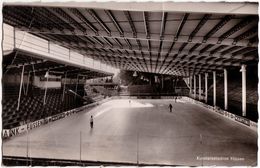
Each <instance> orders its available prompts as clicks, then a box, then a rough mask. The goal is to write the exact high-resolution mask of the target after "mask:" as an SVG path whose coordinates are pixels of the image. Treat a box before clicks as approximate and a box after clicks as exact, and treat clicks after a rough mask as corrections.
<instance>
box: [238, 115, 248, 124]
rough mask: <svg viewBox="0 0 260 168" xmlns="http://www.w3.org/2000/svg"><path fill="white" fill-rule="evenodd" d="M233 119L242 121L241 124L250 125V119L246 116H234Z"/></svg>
mask: <svg viewBox="0 0 260 168" xmlns="http://www.w3.org/2000/svg"><path fill="white" fill-rule="evenodd" d="M235 120H236V121H238V122H240V123H242V124H245V125H247V126H250V120H248V119H247V118H244V117H240V116H237V115H236V117H235Z"/></svg>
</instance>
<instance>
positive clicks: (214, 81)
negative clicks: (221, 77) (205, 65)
mask: <svg viewBox="0 0 260 168" xmlns="http://www.w3.org/2000/svg"><path fill="white" fill-rule="evenodd" d="M216 95H217V92H216V72H215V71H213V106H214V107H215V106H216V98H217V97H216Z"/></svg>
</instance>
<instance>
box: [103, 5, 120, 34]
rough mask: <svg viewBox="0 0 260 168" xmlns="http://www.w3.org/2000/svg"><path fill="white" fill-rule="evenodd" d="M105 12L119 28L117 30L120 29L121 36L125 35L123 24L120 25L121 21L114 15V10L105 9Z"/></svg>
mask: <svg viewBox="0 0 260 168" xmlns="http://www.w3.org/2000/svg"><path fill="white" fill-rule="evenodd" d="M105 13H106V14H107V16H108V17H109V18H110V20H112V22H113V24H114V26H115V27H116V28H117V30H118V31H119V33H120V35H121V36H124V31H123V29H122V28H121V26H120V25H119V23H118V22H117V20H116V18H115V16H114V15H113V12H112V11H110V10H105Z"/></svg>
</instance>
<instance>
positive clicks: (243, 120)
mask: <svg viewBox="0 0 260 168" xmlns="http://www.w3.org/2000/svg"><path fill="white" fill-rule="evenodd" d="M185 100H187V101H190V102H195V104H198V105H202V106H203V107H205V108H208V109H209V110H211V111H214V112H217V113H218V114H221V115H223V116H224V117H226V118H228V119H231V120H233V121H235V122H239V123H241V124H243V125H245V126H248V127H249V128H251V129H253V130H255V131H257V123H255V122H253V121H250V120H249V119H247V118H244V117H241V116H238V115H235V114H232V113H230V112H228V111H225V110H222V109H221V108H220V107H213V106H210V105H207V104H205V103H203V102H199V101H197V100H194V99H191V98H189V97H185Z"/></svg>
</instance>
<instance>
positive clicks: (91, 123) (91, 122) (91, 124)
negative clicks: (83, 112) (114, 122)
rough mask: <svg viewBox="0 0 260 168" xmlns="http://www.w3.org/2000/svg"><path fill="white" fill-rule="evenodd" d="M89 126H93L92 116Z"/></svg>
mask: <svg viewBox="0 0 260 168" xmlns="http://www.w3.org/2000/svg"><path fill="white" fill-rule="evenodd" d="M90 127H91V128H93V116H91V117H90Z"/></svg>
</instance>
